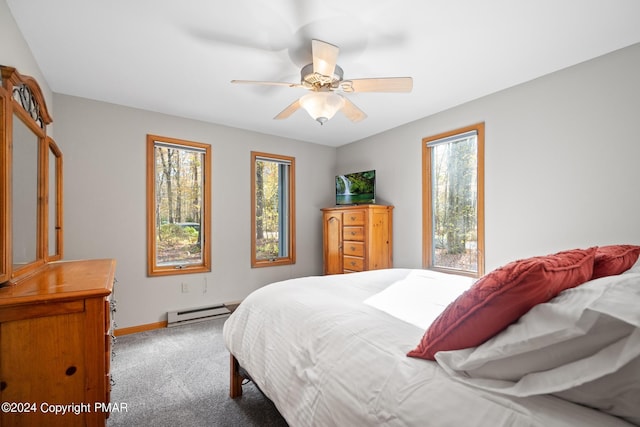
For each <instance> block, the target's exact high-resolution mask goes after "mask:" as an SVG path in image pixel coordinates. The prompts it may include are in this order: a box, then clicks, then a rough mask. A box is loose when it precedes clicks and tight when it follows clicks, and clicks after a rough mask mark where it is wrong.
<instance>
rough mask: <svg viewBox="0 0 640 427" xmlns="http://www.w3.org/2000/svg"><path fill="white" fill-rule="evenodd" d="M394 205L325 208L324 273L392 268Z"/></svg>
mask: <svg viewBox="0 0 640 427" xmlns="http://www.w3.org/2000/svg"><path fill="white" fill-rule="evenodd" d="M392 214H393V206H384V205H356V206H341V207H335V208H325V209H322V229H323V246H324V250H323V261H324V274H338V273H350V272H355V271H365V270H377V269H381V268H391V267H393V248H392V229H393V215H392Z"/></svg>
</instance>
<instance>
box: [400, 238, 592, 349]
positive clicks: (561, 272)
mask: <svg viewBox="0 0 640 427" xmlns="http://www.w3.org/2000/svg"><path fill="white" fill-rule="evenodd" d="M596 249H597V248H596V247H593V248H589V249H574V250H570V251H563V252H558V253H557V254H553V255H547V256H541V257H533V258H527V259H523V260H518V261H514V262H511V263H509V264H507V265H505V266H503V267H500V268H498V269H496V270H494V271H492V272H491V273H489V274H487V275H485V276H483V277H482V278H480V279H479V280H478V281H477V282H476V283H475V284H474V285H473V286H472V287H471V288H469V290H467V291H465V292H464V293H463V294H462V295H460V296H459V297H458V298H457V299H456V300H455V301H453V302H452V303H451V304H449V306H448V307H447V308H446V309H445V310H444V311H443V312H442V313H441V314H440V316H438V318H436V320H434V322H433V323H432V324H431V326H430V327H429V329H427V330H426V332H425V333H424V335H423V337H422V340H421V341H420V344H418V346H417V347H416V348H415V349H414V350H412V351H410V352H409V353H408V354H407V356H411V357H420V358H422V359H429V360H435V359H434V356H435V354H436V353H437V352H438V351H443V350H459V349H462V348H468V347H475V346H478V345H480V344H482V343H483V342H485V341H486V340H488V339H489V338H491V337H492V336H494V335H495V334H497V333H498V332H500V331H501V330H503V329H504V328H506V327H507V326H509V325H510V324H511V323H513V322H515V321H516V320H518V319H519V318H520V316H522V315H523V314H525V313H526V312H527V311H529V310H530V309H531V308H532V307H533V306H535V305H536V304H540V303H543V302H546V301H549V300H550V299H551V298H553V297H555V296H556V295H558V294H559V293H560V292H562V291H563V290H565V289H569V288H573V287H574V286H578V285H579V284H581V283H584V282H586V281H587V280H589V279H590V278H591V275H592V274H593V264H594V258H595V253H596Z"/></svg>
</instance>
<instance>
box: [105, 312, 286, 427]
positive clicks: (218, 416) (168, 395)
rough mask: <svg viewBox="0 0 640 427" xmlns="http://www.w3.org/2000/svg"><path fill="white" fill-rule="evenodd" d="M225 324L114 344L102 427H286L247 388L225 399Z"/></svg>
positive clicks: (213, 323) (161, 332)
mask: <svg viewBox="0 0 640 427" xmlns="http://www.w3.org/2000/svg"><path fill="white" fill-rule="evenodd" d="M224 321H225V319H224V318H221V319H214V320H209V321H206V322H201V323H193V324H190V325H182V326H177V327H173V328H164V329H157V330H153V331H148V332H141V333H138V334H132V335H125V336H121V337H118V338H117V342H116V344H115V346H114V350H115V357H114V358H113V359H112V362H111V373H112V377H113V380H114V381H115V384H114V385H113V387H112V390H111V402H114V403H118V404H120V403H126V406H127V411H126V412H125V411H122V412H112V413H111V415H110V417H109V421H108V424H107V425H108V427H120V426H136V427H138V426H154V427H155V426H157V427H162V426H172V427H173V426H273V427H280V426H283V427H286V426H287V423H286V422H285V420H284V419H283V418H282V416H281V415H280V414H279V413H278V411H277V410H276V408H275V406H274V405H273V403H271V401H269V400H268V399H267V398H265V397H264V396H263V395H262V394H261V393H260V391H259V390H258V389H257V388H256V387H255V386H254V385H253V384H252V383H249V384H247V385H244V386H243V393H244V394H243V396H242V397H241V398H239V399H231V398H230V397H229V353H228V352H227V350H226V349H225V346H224V342H223V340H222V325H223V323H224Z"/></svg>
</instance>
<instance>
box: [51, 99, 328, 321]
mask: <svg viewBox="0 0 640 427" xmlns="http://www.w3.org/2000/svg"><path fill="white" fill-rule="evenodd" d="M54 102H55V104H56V118H57V121H58V124H57V128H56V139H57V140H59V141H61V145H62V149H63V152H64V197H65V200H64V203H65V235H64V237H65V258H66V259H78V258H104V257H107V258H116V259H117V263H118V264H117V270H116V276H117V279H118V282H119V283H118V285H117V287H116V291H115V295H116V299H117V301H118V312H117V323H118V326H119V327H120V328H122V327H127V326H134V325H140V324H147V323H153V322H158V321H160V320H164V319H165V315H166V312H167V311H169V310H176V309H182V308H189V307H198V306H203V305H208V304H213V303H221V302H228V301H234V300H240V299H242V298H244V297H245V296H246V295H247V294H249V293H250V292H251V291H253V290H255V289H257V288H258V287H260V286H262V285H265V284H267V283H270V282H272V281H276V280H283V279H288V278H292V277H299V276H305V275H312V274H321V273H322V224H321V221H320V208H322V207H325V206H327V205H328V204H330V203H332V201H333V189H332V187H331V183H332V182H333V167H334V165H335V152H336V150H335V148H333V147H325V146H321V145H317V144H310V143H306V142H301V141H294V140H286V139H283V138H279V137H272V136H268V135H262V134H258V133H255V132H249V131H243V130H239V129H234V128H229V127H225V126H219V125H214V124H210V123H204V122H199V121H195V120H188V119H182V118H178V117H172V116H166V115H162V114H158V113H153V112H149V111H143V110H137V109H133V108H127V107H122V106H117V105H113V104H107V103H103V102H97V101H91V100H87V99H82V98H76V97H71V96H66V95H59V94H54ZM147 133H150V134H155V135H162V136H168V137H173V138H180V139H186V140H190V141H198V142H202V143H206V144H211V147H212V154H213V179H212V180H213V188H212V233H213V235H212V244H213V247H212V271H211V273H209V274H189V275H178V276H168V277H153V278H150V277H147V276H146V259H147V258H146V254H147V252H146V204H145V200H146V199H145V197H146V181H145V180H146V175H145V170H146V134H147ZM252 150H257V151H263V152H267V153H274V154H284V155H288V156H293V157H295V159H296V217H297V219H296V225H297V227H296V233H297V244H296V255H297V257H296V264H294V265H291V266H278V267H266V268H253V269H252V268H251V263H250V261H251V236H250V226H251V216H250V212H251V194H250V174H251V171H250V165H251V158H250V152H251V151H252ZM183 283H186V284H187V288H188V292H187V293H183V292H182V284H183Z"/></svg>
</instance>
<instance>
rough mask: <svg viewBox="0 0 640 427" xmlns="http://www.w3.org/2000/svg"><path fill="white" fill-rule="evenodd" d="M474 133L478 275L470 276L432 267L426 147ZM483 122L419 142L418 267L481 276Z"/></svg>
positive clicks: (430, 212) (429, 153)
mask: <svg viewBox="0 0 640 427" xmlns="http://www.w3.org/2000/svg"><path fill="white" fill-rule="evenodd" d="M473 130H475V131H477V133H478V134H477V150H478V151H477V157H478V176H477V185H478V218H477V221H478V230H477V235H478V248H477V250H478V260H477V262H478V272H477V273H472V272H469V271H464V270H456V269H449V268H443V267H434V266H433V256H432V251H431V248H432V247H433V242H432V239H431V236H432V234H433V233H432V226H433V224H432V222H431V216H432V214H433V212H432V207H431V197H432V192H431V187H432V186H431V176H432V174H431V148H429V147H427V143H429V142H430V141H435V140H437V139H442V138H446V137H449V136H454V135H458V134H461V133H465V132H469V131H473ZM484 246H485V241H484V123H477V124H474V125H471V126H466V127H463V128H460V129H455V130H452V131H449V132H444V133H440V134H438V135H433V136H429V137H426V138H423V139H422V267H423V268H428V269H430V270H435V271H441V272H444V273H454V274H458V275H465V276H471V277H481V276H482V275H484V262H485V261H484Z"/></svg>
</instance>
